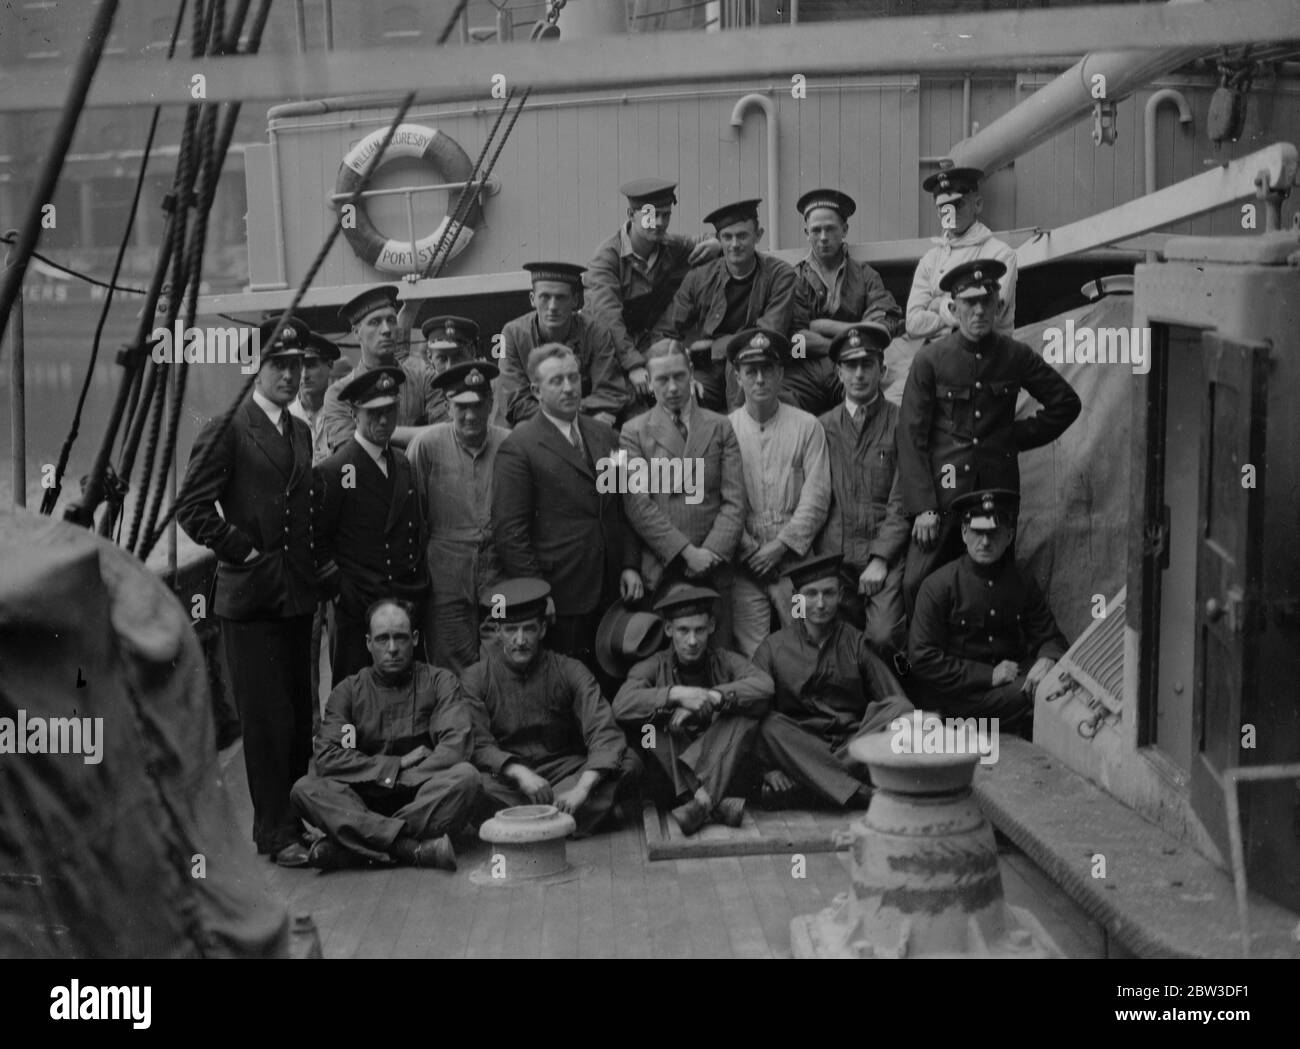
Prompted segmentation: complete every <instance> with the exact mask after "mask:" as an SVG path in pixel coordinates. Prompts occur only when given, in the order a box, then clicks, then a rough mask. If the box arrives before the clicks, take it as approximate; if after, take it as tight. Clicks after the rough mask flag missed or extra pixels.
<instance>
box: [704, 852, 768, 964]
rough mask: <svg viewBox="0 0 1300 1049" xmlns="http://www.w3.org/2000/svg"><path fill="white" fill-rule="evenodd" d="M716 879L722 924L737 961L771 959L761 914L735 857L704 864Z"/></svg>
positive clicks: (721, 858)
mask: <svg viewBox="0 0 1300 1049" xmlns="http://www.w3.org/2000/svg"><path fill="white" fill-rule="evenodd" d="M704 862H705V863H706V864H707V865H708V868H709V873H710V874H711V875H712V876H713V888H714V891H715V892H716V893H717V894H718V901H719V903H720V904H721V914H722V922H723V924H724V925H725V926H726V928H727V935H728V936H729V937H730V938H731V951H732V954H733V955H735V957H737V958H771V957H772V951H771V948H770V947H769V946H768V943H767V937H766V936H765V935H764V933H763V928H762V925H761V923H760V922H759V918H758V910H757V908H756V907H755V905H754V899H753V897H752V896H751V894H750V890H749V885H748V883H747V882H746V881H745V876H744V872H743V871H742V870H741V868H740V859H739V857H736V856H724V857H719V858H717V859H710V860H705V861H704Z"/></svg>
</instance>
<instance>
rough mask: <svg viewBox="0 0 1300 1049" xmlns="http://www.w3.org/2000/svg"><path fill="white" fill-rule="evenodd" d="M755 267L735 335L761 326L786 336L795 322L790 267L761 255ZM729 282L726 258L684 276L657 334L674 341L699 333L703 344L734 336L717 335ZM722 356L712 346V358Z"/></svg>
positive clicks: (725, 307)
mask: <svg viewBox="0 0 1300 1049" xmlns="http://www.w3.org/2000/svg"><path fill="white" fill-rule="evenodd" d="M756 264H757V266H758V273H757V274H755V276H754V284H753V287H751V288H750V290H749V307H748V309H747V310H746V313H745V323H744V325H743V326H742V327H741V328H738V329H737V331H743V330H744V329H745V328H757V327H762V328H768V329H769V330H771V331H776V332H780V333H781V334H782V335H789V334H790V325H791V322H792V321H793V320H794V297H795V275H794V267H793V266H791V265H790V264H789V263H787V262H782V261H781V260H780V259H778V258H776V257H775V256H773V255H765V254H763V253H762V252H759V253H758V255H757V256H756ZM729 278H730V274H729V273H728V272H727V263H726V259H724V258H718V259H713V260H712V261H710V262H706V263H704V264H703V265H700V266H696V267H695V268H694V269H693V270H691V271H690V273H688V274H686V278H685V279H684V280H683V281H682V286H681V287H680V288H678V289H677V294H676V295H675V296H674V297H673V304H672V306H671V307H670V308H669V310H668V312H667V313H665V314H664V316H663V319H662V320H661V321H660V323H659V330H660V334H663V335H670V336H672V337H673V338H676V339H690V338H693V337H694V335H693V333H694V332H699V337H700V338H704V339H716V338H718V337H719V336H721V335H734V334H735V332H724V331H720V330H719V329H720V327H721V325H722V322H723V320H724V319H725V317H726V315H727V281H728V279H729ZM724 357H726V353H725V352H724V351H723V350H721V349H719V348H718V347H714V350H713V359H714V360H715V361H718V360H722V359H723V358H724Z"/></svg>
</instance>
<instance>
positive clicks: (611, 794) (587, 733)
mask: <svg viewBox="0 0 1300 1049" xmlns="http://www.w3.org/2000/svg"><path fill="white" fill-rule="evenodd" d="M549 596H550V587H549V586H547V585H546V583H545V582H543V581H542V580H540V579H507V580H503V581H501V582H500V583H498V584H497V585H496V586H493V587H489V588H488V589H487V590H485V591H484V592H483V593H482V594H481V595H480V597H479V603H480V605H481V606H482V609H483V617H484V621H485V623H490V624H491V629H492V630H493V631H494V632H495V634H496V640H495V641H494V642H493V643H491V644H485V645H484V646H483V654H482V658H481V659H480V660H479V661H478V662H477V663H475V664H474V665H473V666H472V667H470V668H469V669H468V670H467V671H465V674H464V676H463V677H462V679H461V689H462V692H463V695H464V697H465V703H466V705H467V707H468V709H469V714H470V720H471V722H472V723H473V726H474V764H475V765H476V766H477V767H478V768H479V770H480V773H481V775H482V784H483V792H484V794H485V796H486V801H487V803H488V807H490V808H491V809H492V811H494V812H495V811H497V810H499V809H502V808H506V807H508V806H513V805H528V804H543V805H549V804H554V805H555V806H556V807H557V808H558V809H560V811H562V812H567V813H569V814H570V815H572V816H573V818H574V820H575V821H576V823H577V830H576V832H575V833H576V835H577V836H578V837H583V836H586V835H588V834H591V833H592V832H593V831H595V830H596V829H598V828H599V827H600V825H601V824H602V823H604V822H605V820H606V817H608V816H609V815H610V812H611V810H612V809H613V807H614V804H615V802H616V801H618V800H619V798H620V797H621V796H623V795H624V794H626V793H627V792H629V791H630V790H631V789H632V788H633V787H634V786H635V784H636V781H637V778H638V776H639V775H640V771H641V762H640V760H639V759H638V758H637V756H636V755H635V754H633V753H632V751H631V750H629V749H628V746H627V744H626V742H625V741H624V739H623V733H622V732H621V731H620V730H619V727H618V725H617V724H616V723H615V721H614V715H613V713H612V712H611V711H610V708H609V703H608V702H607V701H606V700H605V697H604V696H603V695H601V691H600V686H599V685H598V684H597V683H596V679H595V678H594V677H593V676H592V674H591V672H590V671H589V670H588V669H587V668H586V667H584V666H583V665H582V664H581V663H579V662H578V661H577V660H576V659H569V658H568V657H567V656H562V655H560V654H559V653H557V652H553V651H552V650H551V649H549V648H547V647H545V646H544V645H543V644H542V642H543V641H544V640H545V638H546V631H547V625H548V619H549V615H548V612H547V600H548V598H549Z"/></svg>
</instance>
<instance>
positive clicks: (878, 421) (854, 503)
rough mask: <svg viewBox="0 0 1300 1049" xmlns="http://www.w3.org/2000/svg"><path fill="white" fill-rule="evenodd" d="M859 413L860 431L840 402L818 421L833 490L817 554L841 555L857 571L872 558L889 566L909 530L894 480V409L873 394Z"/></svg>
mask: <svg viewBox="0 0 1300 1049" xmlns="http://www.w3.org/2000/svg"><path fill="white" fill-rule="evenodd" d="M863 412H866V419H865V420H864V421H863V424H862V429H861V431H859V430H858V427H857V424H856V423H855V422H854V421H853V419H852V417H851V416H850V415H849V412H848V409H847V408H846V407H845V406H844V405H843V404H840V405H838V406H837V407H836V408H834V409H832V410H831V411H829V412H827V413H826V414H825V415H823V416H822V417H821V419H820V420H818V421H819V422H820V423H821V424H822V427H823V428H824V429H825V431H826V451H827V454H828V456H829V458H830V463H831V491H832V493H833V496H832V499H831V508H830V512H829V513H828V514H827V516H826V527H825V528H823V529H822V534H821V538H820V539H819V540H818V553H823V554H843V555H844V560H845V561H846V562H847V563H848V564H850V565H852V566H853V567H854V568H855V569H857V570H858V571H859V572H861V570H862V569H864V568H866V567H867V562H868V561H870V560H871V559H872V558H873V557H882V558H884V560H885V563H886V564H887V565H891V566H892V565H893V564H894V563H895V562H896V561H897V560H898V557H899V555H900V554H901V553H902V552H903V551H904V550H906V549H907V541H908V538H909V537H910V536H911V534H912V528H911V525H909V524H908V522H907V518H905V517H904V516H903V493H902V489H901V488H900V487H899V483H898V452H897V449H896V448H895V444H894V431H895V427H896V426H897V423H898V409H897V408H896V407H895V406H894V405H893V404H890V402H889V401H887V400H885V397H884V395H883V394H877V396H876V399H875V401H874V402H873V403H871V404H869V405H867V406H865V407H863V408H859V409H858V413H859V415H861V413H863Z"/></svg>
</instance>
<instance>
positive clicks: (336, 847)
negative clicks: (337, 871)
mask: <svg viewBox="0 0 1300 1049" xmlns="http://www.w3.org/2000/svg"><path fill="white" fill-rule="evenodd" d="M411 615H412V611H411V606H410V605H409V604H408V603H407V602H405V601H398V600H393V599H381V600H379V601H376V602H375V603H374V604H373V605H372V606H371V607H370V610H369V612H368V614H367V616H366V622H367V623H368V624H369V627H368V631H369V632H368V634H367V636H366V644H367V647H368V648H369V649H370V656H371V659H373V660H374V665H373V666H369V667H366V668H365V669H364V670H361V671H360V672H359V673H356V674H354V675H352V676H351V677H349V678H345V679H344V680H343V681H342V682H340V683H339V684H338V685H337V686H336V687H335V689H334V691H333V692H332V693H331V694H330V698H329V701H328V703H327V704H326V707H325V718H324V720H323V721H322V722H321V730H320V735H319V736H318V737H317V738H316V762H315V771H313V772H310V773H308V774H307V775H306V776H303V777H302V778H301V779H300V780H298V782H297V783H295V784H294V785H293V791H292V794H291V797H292V799H293V804H294V807H295V808H296V809H297V810H298V813H299V814H300V815H301V816H302V817H303V818H304V819H306V820H307V821H308V822H309V823H312V824H314V825H316V826H317V827H320V828H321V829H322V830H323V831H324V832H325V837H324V838H323V839H321V840H320V841H318V842H317V843H316V844H315V845H314V846H313V848H312V850H311V853H310V855H309V857H308V862H309V863H310V865H311V866H313V867H318V868H320V869H322V870H329V869H331V868H335V867H345V866H353V865H359V864H361V863H363V862H365V860H367V859H371V860H385V859H392V860H396V861H398V862H399V863H407V864H411V865H412V866H416V867H438V868H441V869H443V870H452V871H454V870H455V869H456V854H455V852H454V851H453V849H452V844H451V840H450V837H449V835H452V834H458V833H459V832H460V831H461V830H462V829H463V828H464V826H465V824H466V822H467V821H468V820H469V817H470V815H471V813H472V812H473V810H474V808H475V805H476V803H477V801H478V798H479V778H478V773H477V771H476V770H475V769H474V766H473V765H471V764H470V763H469V760H468V759H469V754H470V749H469V748H470V721H469V713H468V712H467V711H466V710H465V708H464V706H463V705H462V704H461V702H460V687H459V686H458V685H457V683H456V678H455V677H454V676H453V675H452V674H451V672H450V671H447V670H442V669H440V668H438V667H432V666H429V665H428V664H427V663H420V662H417V661H416V659H415V645H416V641H417V637H416V631H415V630H414V629H413V628H412V626H411Z"/></svg>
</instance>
